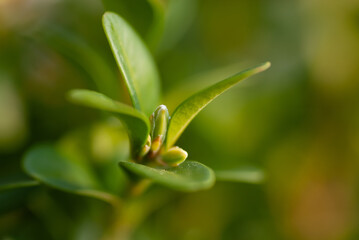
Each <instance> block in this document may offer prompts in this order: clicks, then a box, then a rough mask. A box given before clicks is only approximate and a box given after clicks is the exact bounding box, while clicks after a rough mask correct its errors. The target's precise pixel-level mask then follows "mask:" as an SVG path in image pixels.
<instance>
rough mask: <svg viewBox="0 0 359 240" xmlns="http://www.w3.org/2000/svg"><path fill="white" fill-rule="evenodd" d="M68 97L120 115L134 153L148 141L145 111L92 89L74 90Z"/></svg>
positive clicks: (147, 123)
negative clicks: (142, 111)
mask: <svg viewBox="0 0 359 240" xmlns="http://www.w3.org/2000/svg"><path fill="white" fill-rule="evenodd" d="M68 97H69V100H70V101H71V102H73V103H76V104H80V105H83V106H87V107H92V108H96V109H100V110H104V111H107V112H110V113H112V114H114V115H115V116H116V117H118V118H119V119H120V120H121V121H122V122H123V124H124V125H125V126H126V127H127V130H128V134H129V138H130V141H131V147H132V153H133V155H136V154H137V152H138V151H140V150H141V148H142V147H143V145H144V144H145V143H146V140H147V137H148V134H149V132H150V123H149V120H148V119H147V117H146V116H145V115H144V114H143V113H141V112H139V111H137V110H136V109H134V108H132V107H130V106H128V105H125V104H123V103H120V102H116V101H114V100H112V99H110V98H108V97H106V96H105V95H103V94H101V93H98V92H94V91H90V90H72V91H70V93H69V95H68Z"/></svg>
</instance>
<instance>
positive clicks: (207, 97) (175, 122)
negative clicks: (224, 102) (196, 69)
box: [166, 62, 270, 148]
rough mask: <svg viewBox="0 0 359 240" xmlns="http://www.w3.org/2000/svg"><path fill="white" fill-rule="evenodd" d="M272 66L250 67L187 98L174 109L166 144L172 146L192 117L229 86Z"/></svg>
mask: <svg viewBox="0 0 359 240" xmlns="http://www.w3.org/2000/svg"><path fill="white" fill-rule="evenodd" d="M269 67H270V63H269V62H266V63H264V64H261V65H259V66H256V67H253V68H249V69H247V70H244V71H242V72H240V73H237V74H235V75H233V76H232V77H229V78H227V79H225V80H223V81H221V82H218V83H216V84H214V85H212V86H210V87H208V88H206V89H204V90H202V91H200V92H198V93H196V94H194V95H192V96H191V97H189V98H188V99H186V100H185V101H184V102H182V103H181V104H180V105H179V106H178V107H177V108H176V109H175V111H174V113H173V114H172V117H171V121H170V124H169V127H168V132H167V138H166V139H167V140H166V146H167V148H168V147H171V146H172V145H173V144H174V143H175V142H176V141H177V139H178V138H179V136H180V135H181V134H182V132H183V131H184V130H185V128H186V127H187V126H188V124H189V123H190V122H191V121H192V119H193V118H194V117H195V116H196V115H197V114H198V113H199V112H200V111H201V110H202V109H203V108H204V107H206V106H207V105H208V104H209V103H210V102H211V101H213V100H214V99H215V98H216V97H218V96H219V95H221V94H222V93H223V92H225V91H226V90H228V89H229V88H231V87H233V86H234V85H236V84H237V83H238V82H240V81H241V80H243V79H245V78H247V77H250V76H252V75H254V74H256V73H259V72H262V71H264V70H266V69H268V68H269Z"/></svg>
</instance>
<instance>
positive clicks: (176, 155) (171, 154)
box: [159, 147, 188, 167]
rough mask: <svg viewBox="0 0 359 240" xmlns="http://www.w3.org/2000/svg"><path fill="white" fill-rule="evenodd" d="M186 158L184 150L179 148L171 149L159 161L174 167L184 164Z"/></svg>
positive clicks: (186, 154)
mask: <svg viewBox="0 0 359 240" xmlns="http://www.w3.org/2000/svg"><path fill="white" fill-rule="evenodd" d="M187 157H188V153H187V152H186V151H185V150H183V149H182V148H179V147H172V148H170V149H168V150H167V152H165V153H164V154H163V155H162V156H161V159H160V160H159V161H160V162H161V163H163V164H165V165H168V166H171V167H175V166H178V165H180V164H181V163H182V162H184V161H185V160H186V158H187Z"/></svg>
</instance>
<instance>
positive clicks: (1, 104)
mask: <svg viewBox="0 0 359 240" xmlns="http://www.w3.org/2000/svg"><path fill="white" fill-rule="evenodd" d="M135 2H141V1H140V0H136V1H135ZM135 2H133V4H132V5H131V4H129V5H131V8H133V12H134V13H136V14H137V13H138V14H137V15H135V18H143V20H141V21H140V20H139V21H138V22H137V23H136V24H137V25H136V26H137V28H138V29H139V31H140V32H141V35H142V36H143V37H144V38H146V39H149V37H148V36H149V35H148V33H146V27H148V22H147V20H146V18H147V17H148V16H147V15H146V14H148V13H147V10H146V11H145V10H144V11H143V12H144V13H143V14H139V13H141V12H142V11H141V10H139V9H136V6H141V7H143V6H142V5H143V4H142V5H140V4H138V5H137V4H135ZM145 2H146V1H145ZM188 6H189V9H185V10H183V9H182V10H181V11H177V12H178V16H177V18H179V19H181V18H182V19H183V22H184V23H183V24H184V25H185V26H182V28H180V27H178V31H181V34H182V33H183V36H182V37H181V38H178V40H176V41H175V40H173V39H171V36H173V34H178V33H177V27H176V25H173V26H174V28H173V29H170V31H168V32H166V34H167V35H168V36H169V37H168V36H167V38H164V39H163V42H162V43H160V47H158V49H159V50H158V51H155V50H153V54H154V56H155V58H156V60H157V63H158V67H159V70H160V73H161V77H162V83H163V91H164V94H163V95H164V97H163V100H164V104H166V105H168V106H169V110H170V112H172V111H173V110H174V106H176V105H177V104H178V103H179V102H181V100H184V99H185V97H186V96H189V95H190V94H191V93H193V92H195V91H196V90H198V89H201V88H204V87H206V86H208V85H209V84H211V83H213V82H216V81H219V80H221V79H223V78H225V77H227V76H229V75H231V74H233V73H236V72H238V71H240V70H242V69H243V68H246V67H248V66H250V65H253V64H256V63H260V62H264V61H267V60H269V61H271V62H272V67H271V69H270V70H268V71H267V72H265V73H263V74H261V75H258V76H257V77H255V78H253V79H250V80H248V81H245V82H243V83H241V84H240V86H239V87H237V88H235V89H232V90H231V91H229V92H228V93H226V94H225V95H223V96H221V97H220V98H219V99H218V100H216V101H215V102H213V103H211V105H209V106H208V108H207V109H205V110H204V111H203V112H202V113H201V114H200V115H199V116H198V117H197V118H196V119H195V120H194V121H193V122H192V123H191V125H190V126H189V128H188V129H187V130H186V131H185V133H184V135H183V137H182V138H181V139H180V141H179V144H178V145H179V146H181V147H183V148H184V149H186V150H187V151H188V152H189V157H190V158H191V159H194V160H197V161H199V162H203V163H205V164H207V165H208V166H211V167H213V168H214V169H225V168H239V167H241V166H247V165H254V166H257V167H261V168H263V169H264V170H265V172H266V182H265V183H264V184H263V185H250V184H245V183H218V184H217V185H216V186H215V187H214V188H213V189H211V190H209V191H204V192H199V193H194V194H179V193H172V192H171V191H170V190H163V191H167V192H168V193H169V194H173V196H172V197H171V198H170V199H171V200H170V201H162V199H159V200H158V201H159V202H161V203H162V202H165V203H163V204H162V205H161V206H160V207H159V208H158V209H157V211H154V212H153V213H152V214H150V215H149V216H147V217H146V218H145V219H144V220H143V221H142V223H141V224H139V226H138V227H137V228H136V230H135V234H134V239H183V240H184V239H186V240H189V239H194V240H199V239H203V240H209V239H253V240H254V239H258V240H261V239H263V240H268V239H294V240H342V239H343V240H347V239H352V240H355V239H358V238H359V230H358V229H359V222H358V217H359V209H358V204H359V199H358V192H359V191H358V190H359V189H358V180H359V179H358V176H359V174H358V172H359V171H358V170H359V166H358V163H359V161H358V160H359V1H358V0H340V1H339V0H337V1H336V0H326V1H325V0H296V1H289V0H222V1H216V0H198V1H193V2H192V3H191V4H190V5H188ZM147 7H148V6H147ZM103 11H104V10H103V7H102V4H101V1H100V0H91V1H89V0H87V1H85V0H51V1H50V0H0V176H10V175H11V174H17V173H18V172H19V171H20V170H19V169H20V168H21V158H22V156H23V154H24V152H25V151H26V149H27V148H28V147H29V146H31V145H33V144H36V143H39V142H50V141H56V140H59V139H61V138H62V139H63V137H64V136H65V134H68V133H69V132H72V134H74V132H76V129H83V128H84V127H86V126H92V130H91V134H90V135H91V136H90V137H86V138H87V140H88V141H89V142H88V143H87V147H86V149H88V154H89V156H90V155H91V157H92V159H93V161H95V162H96V164H99V165H101V162H102V161H106V159H108V158H110V155H111V154H115V152H116V151H118V149H122V150H123V151H127V150H126V149H127V147H126V146H127V145H126V144H125V145H123V142H122V145H121V144H119V145H118V144H117V143H118V141H119V139H125V140H123V141H126V137H124V136H122V135H123V133H122V132H120V133H121V134H119V135H116V134H114V133H112V132H111V131H115V130H113V129H116V126H117V125H116V124H115V126H114V125H111V124H110V125H111V126H112V128H108V127H104V126H103V125H101V124H94V121H95V120H96V119H98V118H96V117H98V116H97V115H96V114H94V111H91V110H87V109H82V108H79V107H75V106H72V105H71V104H69V103H68V102H67V101H66V99H65V97H64V96H65V93H66V91H67V90H69V89H71V88H79V87H82V88H91V89H95V88H96V87H95V86H96V84H95V83H94V82H93V79H91V76H89V75H88V73H87V72H86V71H85V70H84V69H83V66H81V64H78V63H76V62H74V61H73V60H71V59H69V57H68V56H66V54H63V53H61V51H58V50H54V48H53V47H52V46H51V44H49V43H47V42H46V40H44V38H43V37H42V36H43V35H44V34H46V33H49V32H53V31H54V30H55V29H61V31H64V32H67V33H69V34H70V35H73V36H75V37H76V38H79V39H81V41H83V42H84V43H86V44H88V46H89V47H90V48H93V49H95V50H96V52H97V53H98V54H99V55H100V56H101V57H103V59H105V61H106V63H107V65H108V66H109V68H110V69H111V70H112V71H113V74H114V75H115V76H116V77H118V78H120V77H119V74H118V72H117V69H116V67H115V61H114V59H113V57H112V55H111V52H110V50H109V47H108V45H107V42H106V39H105V36H104V33H103V31H102V29H101V15H102V13H103ZM129 11H132V10H129ZM174 12H176V8H175V10H174ZM145 13H146V14H145ZM141 22H142V23H141ZM143 22H145V23H146V24H147V25H146V24H143ZM141 24H142V25H141ZM166 39H167V40H168V42H166ZM60 43H61V41H60ZM65 48H66V45H65ZM118 80H120V79H118ZM122 95H124V94H122ZM122 99H123V100H124V101H126V99H127V97H126V96H122ZM111 129H112V130H111ZM63 141H65V140H63ZM69 141H71V140H69ZM76 146H77V145H76ZM115 148H116V149H115ZM89 158H90V157H89ZM108 181H109V184H110V182H111V179H108ZM27 191H28V190H27ZM51 191H53V190H44V191H39V192H38V193H36V194H35V193H28V192H26V193H23V192H18V193H16V194H15V193H14V194H12V195H11V194H10V193H7V194H8V195H6V196H5V195H3V196H0V201H1V202H2V203H3V204H4V206H1V207H0V210H1V212H0V213H1V214H2V215H0V238H1V239H2V234H3V235H4V236H9V237H11V236H15V237H14V238H13V239H66V237H68V236H71V239H97V238H96V236H99V235H100V234H99V232H101V227H99V226H102V225H101V224H103V223H106V221H107V220H106V219H107V218H106V216H107V215H106V216H105V213H109V212H110V210H108V209H107V207H105V206H103V205H100V204H99V203H97V202H95V200H88V199H85V198H84V197H78V196H70V195H69V194H65V193H61V192H57V191H55V192H51ZM166 196H167V195H166ZM159 198H160V197H159ZM14 199H17V200H14ZM54 199H55V200H54ZM59 199H60V200H59ZM61 199H62V200H61ZM6 201H7V202H6ZM93 201H94V202H95V203H94V202H93ZM10 203H11V204H10ZM39 203H40V204H39ZM42 203H44V204H42ZM45 203H46V204H45ZM84 203H85V204H84ZM61 204H64V206H62V205H61ZM98 205H100V207H99V206H98ZM89 206H91V207H89ZM74 209H76V210H74ZM99 209H105V210H104V211H102V210H99ZM135 211H136V210H135ZM137 211H142V210H141V209H139V210H137ZM69 212H71V214H69V215H67V214H68V213H69ZM104 212H105V213H104ZM75 213H76V214H77V213H78V214H77V215H76V216H77V217H76V218H75V217H73V216H74V215H75ZM54 218H56V219H55V220H54ZM69 219H71V220H69ZM84 219H85V220H84ZM104 219H105V220H104ZM69 221H70V222H71V223H69ZM133 221H135V220H133ZM136 221H137V220H136ZM65 223H66V224H65ZM72 223H73V224H72ZM61 224H64V225H61ZM19 227H22V228H24V229H25V230H24V231H25V232H24V234H23V235H21V234H19V233H16V229H19ZM34 229H35V230H34ZM36 229H37V230H36ZM42 229H45V230H42ZM66 231H68V232H70V231H71V234H70V235H66V234H64V233H63V232H66ZM57 234H59V235H57ZM91 234H92V235H91ZM16 237H17V238H16ZM61 237H64V238H61ZM10 239H12V238H10Z"/></svg>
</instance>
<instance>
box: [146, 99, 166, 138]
mask: <svg viewBox="0 0 359 240" xmlns="http://www.w3.org/2000/svg"><path fill="white" fill-rule="evenodd" d="M151 118H152V119H151ZM150 120H152V121H151V124H152V139H156V138H157V137H158V136H162V142H163V141H164V137H165V136H166V132H167V124H168V120H169V114H168V110H167V107H166V106H165V105H160V106H158V107H157V108H156V110H155V111H154V113H153V114H152V117H150Z"/></svg>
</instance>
